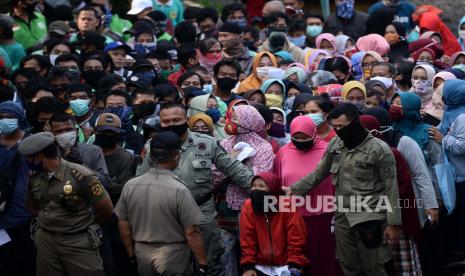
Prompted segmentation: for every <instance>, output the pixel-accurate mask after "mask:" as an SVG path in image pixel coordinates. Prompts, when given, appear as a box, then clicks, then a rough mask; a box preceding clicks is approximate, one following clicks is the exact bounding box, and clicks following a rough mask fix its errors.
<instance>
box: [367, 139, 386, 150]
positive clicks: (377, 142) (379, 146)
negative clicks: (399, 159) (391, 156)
mask: <svg viewBox="0 0 465 276" xmlns="http://www.w3.org/2000/svg"><path fill="white" fill-rule="evenodd" d="M367 142H368V144H369V145H370V147H371V148H373V149H374V150H380V151H382V152H385V153H386V152H387V153H392V150H391V148H390V147H389V145H388V144H387V143H386V142H384V141H383V140H381V139H378V138H376V137H371V138H370V139H369V140H368V141H367Z"/></svg>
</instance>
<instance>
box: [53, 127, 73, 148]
mask: <svg viewBox="0 0 465 276" xmlns="http://www.w3.org/2000/svg"><path fill="white" fill-rule="evenodd" d="M55 140H56V141H57V143H58V145H60V147H62V148H63V149H66V150H68V149H70V148H72V147H73V146H74V144H75V143H76V131H69V132H65V133H62V134H58V135H57V136H55Z"/></svg>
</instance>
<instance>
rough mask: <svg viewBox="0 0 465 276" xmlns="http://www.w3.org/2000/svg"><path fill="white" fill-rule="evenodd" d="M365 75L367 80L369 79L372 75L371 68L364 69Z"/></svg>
mask: <svg viewBox="0 0 465 276" xmlns="http://www.w3.org/2000/svg"><path fill="white" fill-rule="evenodd" d="M363 76H364V77H365V79H366V80H369V79H370V76H371V69H365V70H363Z"/></svg>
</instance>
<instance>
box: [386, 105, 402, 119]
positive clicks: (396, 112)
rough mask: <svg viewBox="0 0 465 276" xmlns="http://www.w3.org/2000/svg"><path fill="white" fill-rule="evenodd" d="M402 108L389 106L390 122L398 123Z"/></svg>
mask: <svg viewBox="0 0 465 276" xmlns="http://www.w3.org/2000/svg"><path fill="white" fill-rule="evenodd" d="M402 117H403V116H402V107H401V106H398V105H395V104H393V105H391V106H390V107H389V118H390V119H391V121H398V120H401V119H402Z"/></svg>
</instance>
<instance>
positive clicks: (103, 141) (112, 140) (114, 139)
mask: <svg viewBox="0 0 465 276" xmlns="http://www.w3.org/2000/svg"><path fill="white" fill-rule="evenodd" d="M120 141H121V136H120V135H106V134H96V135H95V142H94V144H95V145H97V146H100V147H102V148H107V149H110V148H113V147H114V146H115V145H116V144H118V143H119V142H120Z"/></svg>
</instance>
